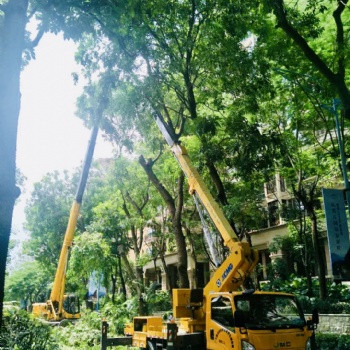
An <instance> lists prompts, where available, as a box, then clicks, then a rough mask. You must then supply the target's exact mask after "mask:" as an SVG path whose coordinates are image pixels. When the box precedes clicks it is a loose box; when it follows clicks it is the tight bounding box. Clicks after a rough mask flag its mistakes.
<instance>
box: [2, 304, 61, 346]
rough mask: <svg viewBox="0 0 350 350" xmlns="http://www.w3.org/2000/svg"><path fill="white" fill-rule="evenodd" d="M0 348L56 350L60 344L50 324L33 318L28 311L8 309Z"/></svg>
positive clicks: (4, 316)
mask: <svg viewBox="0 0 350 350" xmlns="http://www.w3.org/2000/svg"><path fill="white" fill-rule="evenodd" d="M0 349H16V350H54V349H58V346H57V343H56V341H55V339H54V338H53V336H52V329H51V327H50V326H48V325H45V324H43V323H42V322H41V321H39V320H37V319H33V318H32V317H31V315H29V314H28V313H27V312H26V311H20V310H8V311H6V312H4V315H3V323H2V325H1V331H0Z"/></svg>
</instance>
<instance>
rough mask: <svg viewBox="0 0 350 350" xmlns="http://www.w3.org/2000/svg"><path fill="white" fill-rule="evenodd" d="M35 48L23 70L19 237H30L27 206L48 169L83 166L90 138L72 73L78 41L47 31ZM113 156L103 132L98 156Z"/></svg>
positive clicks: (79, 88) (15, 218)
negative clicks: (25, 227)
mask: <svg viewBox="0 0 350 350" xmlns="http://www.w3.org/2000/svg"><path fill="white" fill-rule="evenodd" d="M35 52H36V59H35V60H33V61H31V62H30V63H29V65H28V66H27V67H25V69H24V71H23V72H22V74H21V94H22V98H21V110H20V115H19V125H18V139H17V158H16V161H17V168H19V169H20V171H21V172H22V173H23V174H24V176H26V177H27V180H26V184H25V187H26V188H25V193H24V194H22V195H21V197H20V200H19V203H18V204H17V205H16V206H15V210H14V216H13V223H12V231H13V234H14V235H16V236H19V238H21V237H23V235H24V236H25V233H24V232H23V229H22V224H23V222H24V219H25V216H24V206H25V202H26V200H27V199H28V197H29V195H30V192H31V190H32V188H33V183H35V182H39V181H40V180H41V179H42V177H43V176H44V175H45V174H46V173H48V172H52V171H54V170H58V171H63V170H71V169H74V168H76V167H79V166H81V165H82V162H83V160H84V158H85V153H86V150H87V145H88V141H89V139H90V130H89V129H87V128H86V127H85V126H84V125H83V122H82V121H81V120H80V119H79V118H78V117H77V116H76V115H75V111H76V107H75V101H76V98H77V97H78V96H79V95H80V94H81V92H82V86H75V85H74V83H73V78H72V76H71V73H72V72H78V73H79V72H80V67H79V66H78V65H77V64H76V63H75V61H74V52H75V45H74V43H73V42H71V41H67V40H63V37H62V35H58V36H55V35H53V34H46V35H45V36H44V37H43V38H42V40H41V42H40V43H39V45H38V47H37V48H36V50H35ZM112 154H113V151H112V145H111V144H110V143H108V142H107V141H104V139H103V137H102V133H101V132H100V133H99V137H98V140H97V143H96V148H95V153H94V159H98V158H106V157H110V156H112ZM67 222H68V218H67Z"/></svg>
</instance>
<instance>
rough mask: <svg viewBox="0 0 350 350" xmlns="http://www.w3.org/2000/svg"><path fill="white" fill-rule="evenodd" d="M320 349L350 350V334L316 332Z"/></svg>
mask: <svg viewBox="0 0 350 350" xmlns="http://www.w3.org/2000/svg"><path fill="white" fill-rule="evenodd" d="M316 344H317V349H318V350H350V335H345V334H341V335H339V334H327V333H320V334H316Z"/></svg>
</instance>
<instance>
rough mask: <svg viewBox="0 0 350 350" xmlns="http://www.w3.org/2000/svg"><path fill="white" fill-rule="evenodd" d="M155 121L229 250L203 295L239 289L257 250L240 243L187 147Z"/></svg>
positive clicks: (250, 269)
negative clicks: (189, 154)
mask: <svg viewBox="0 0 350 350" xmlns="http://www.w3.org/2000/svg"><path fill="white" fill-rule="evenodd" d="M155 120H156V123H157V125H158V127H159V129H160V130H161V132H162V134H163V136H164V138H165V140H166V141H167V143H168V144H169V146H170V147H171V150H172V151H173V153H174V156H175V157H176V159H177V161H178V162H179V164H180V166H181V168H182V170H183V172H184V173H185V175H186V176H187V179H188V183H189V192H190V194H191V195H194V194H195V193H197V195H198V197H199V198H200V200H201V202H202V204H203V206H204V207H205V209H206V210H207V212H208V214H209V215H210V217H211V219H212V221H213V222H214V224H215V226H216V228H217V229H218V231H219V232H220V234H221V237H222V238H223V240H224V243H225V245H226V246H227V247H228V248H229V250H230V255H229V257H228V258H227V259H226V260H225V261H224V262H223V264H222V265H221V266H220V267H219V268H218V269H217V270H216V272H215V273H214V276H213V278H212V279H211V280H210V282H209V283H208V284H207V286H206V287H205V291H204V294H205V295H206V292H209V291H212V292H214V291H215V292H223V291H232V290H237V289H238V287H239V286H240V285H241V284H242V283H243V281H244V279H245V277H246V276H247V275H249V273H251V272H252V270H253V269H254V267H255V265H256V264H257V262H258V252H257V251H256V250H254V249H251V248H250V246H249V243H247V242H239V239H238V237H237V235H236V234H235V232H234V231H233V229H232V227H231V225H230V224H229V222H228V221H227V219H226V217H225V216H224V214H223V212H222V210H221V208H220V207H219V205H218V204H217V203H216V201H215V200H214V198H213V197H212V195H211V193H210V191H209V189H208V188H207V186H206V184H205V183H204V181H203V180H202V178H201V176H200V175H199V174H198V172H197V170H196V168H195V167H194V166H193V165H192V162H191V160H190V158H189V156H188V154H187V150H186V148H185V147H184V146H182V145H180V144H179V143H178V142H176V141H175V140H174V138H173V137H172V136H171V133H170V132H169V131H168V130H167V128H166V126H165V125H164V123H163V122H162V120H161V119H160V118H159V117H158V116H155Z"/></svg>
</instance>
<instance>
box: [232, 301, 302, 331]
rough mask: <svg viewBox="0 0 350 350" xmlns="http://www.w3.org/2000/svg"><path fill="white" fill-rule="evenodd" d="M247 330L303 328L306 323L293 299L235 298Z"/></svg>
mask: <svg viewBox="0 0 350 350" xmlns="http://www.w3.org/2000/svg"><path fill="white" fill-rule="evenodd" d="M235 305H236V309H237V310H241V311H242V312H243V314H244V321H245V325H246V328H248V329H271V330H274V329H282V328H300V327H304V326H305V324H306V322H305V318H304V316H303V313H302V312H301V309H300V307H299V305H298V303H297V301H296V300H295V298H293V297H290V296H285V295H272V294H271V295H266V294H265V295H262V294H250V295H239V296H236V297H235Z"/></svg>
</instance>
